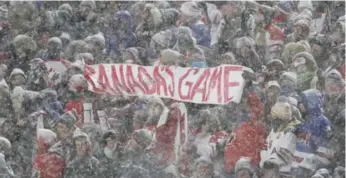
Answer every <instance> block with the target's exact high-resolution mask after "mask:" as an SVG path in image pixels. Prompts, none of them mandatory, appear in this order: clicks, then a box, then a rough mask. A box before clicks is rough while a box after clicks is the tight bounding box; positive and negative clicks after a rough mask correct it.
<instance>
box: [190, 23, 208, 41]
mask: <svg viewBox="0 0 346 178" xmlns="http://www.w3.org/2000/svg"><path fill="white" fill-rule="evenodd" d="M190 28H191V31H192V35H193V37H195V38H196V40H197V44H198V45H201V46H205V47H210V41H211V37H210V32H209V29H208V27H207V26H206V25H205V24H204V23H194V24H191V25H190Z"/></svg>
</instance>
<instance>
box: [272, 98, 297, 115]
mask: <svg viewBox="0 0 346 178" xmlns="http://www.w3.org/2000/svg"><path fill="white" fill-rule="evenodd" d="M270 114H271V115H272V116H273V118H275V119H280V120H291V118H292V106H291V105H290V104H289V100H288V98H287V97H285V96H279V98H278V99H277V101H276V103H275V104H274V106H273V107H272V108H271V112H270Z"/></svg>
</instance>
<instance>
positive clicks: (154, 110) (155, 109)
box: [149, 104, 162, 117]
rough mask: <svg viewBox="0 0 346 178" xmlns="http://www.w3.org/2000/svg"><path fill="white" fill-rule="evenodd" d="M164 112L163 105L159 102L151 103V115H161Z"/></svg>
mask: <svg viewBox="0 0 346 178" xmlns="http://www.w3.org/2000/svg"><path fill="white" fill-rule="evenodd" d="M161 113H162V107H161V106H160V105H158V104H151V105H150V106H149V116H151V117H159V116H160V115H161Z"/></svg>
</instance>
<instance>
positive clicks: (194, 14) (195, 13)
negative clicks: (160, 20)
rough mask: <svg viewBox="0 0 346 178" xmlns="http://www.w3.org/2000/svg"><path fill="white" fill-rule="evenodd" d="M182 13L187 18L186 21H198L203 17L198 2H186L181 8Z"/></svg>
mask: <svg viewBox="0 0 346 178" xmlns="http://www.w3.org/2000/svg"><path fill="white" fill-rule="evenodd" d="M180 12H181V14H182V15H183V16H185V18H186V21H188V22H189V21H193V20H197V19H198V18H200V17H201V16H202V9H201V8H200V7H198V4H197V2H195V1H189V2H184V3H183V4H181V6H180Z"/></svg>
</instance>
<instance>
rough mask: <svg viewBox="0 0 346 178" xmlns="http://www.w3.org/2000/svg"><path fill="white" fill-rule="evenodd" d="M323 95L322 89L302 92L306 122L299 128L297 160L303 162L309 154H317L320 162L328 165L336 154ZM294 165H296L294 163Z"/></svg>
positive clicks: (302, 108)
mask: <svg viewBox="0 0 346 178" xmlns="http://www.w3.org/2000/svg"><path fill="white" fill-rule="evenodd" d="M323 102H324V101H323V95H322V93H321V92H320V91H318V90H315V89H310V90H306V91H304V92H302V94H301V99H300V101H299V104H298V106H299V108H300V110H301V112H302V113H303V115H304V114H305V120H304V122H303V123H302V124H301V125H300V126H299V128H298V138H300V139H298V140H297V144H296V152H295V157H296V162H298V163H299V162H301V161H302V159H304V158H306V157H307V155H308V154H316V156H317V158H318V160H319V164H320V165H324V166H328V165H329V164H330V159H331V158H332V157H333V155H334V150H333V149H331V147H330V143H329V141H328V140H329V139H330V136H331V133H332V130H331V124H330V121H329V120H328V118H326V117H325V116H324V115H323V108H322V107H323ZM293 166H294V165H293Z"/></svg>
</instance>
